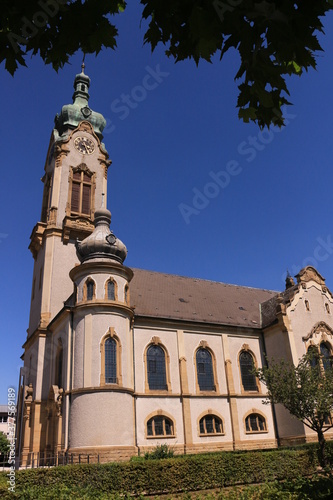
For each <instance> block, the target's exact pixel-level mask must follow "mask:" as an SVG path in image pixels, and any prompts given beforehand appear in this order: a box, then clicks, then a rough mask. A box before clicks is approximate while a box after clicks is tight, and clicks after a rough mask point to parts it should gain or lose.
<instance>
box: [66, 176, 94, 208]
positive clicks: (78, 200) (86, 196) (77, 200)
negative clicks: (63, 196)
mask: <svg viewBox="0 0 333 500" xmlns="http://www.w3.org/2000/svg"><path fill="white" fill-rule="evenodd" d="M91 193H92V174H91V173H90V172H88V171H87V170H76V171H74V172H73V180H72V195H71V213H72V214H74V215H76V214H82V215H90V212H91Z"/></svg>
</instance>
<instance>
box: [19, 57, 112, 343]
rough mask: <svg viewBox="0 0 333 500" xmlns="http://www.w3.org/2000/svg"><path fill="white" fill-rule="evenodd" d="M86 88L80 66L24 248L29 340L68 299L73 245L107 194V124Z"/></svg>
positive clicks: (87, 229)
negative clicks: (29, 268) (28, 261)
mask: <svg viewBox="0 0 333 500" xmlns="http://www.w3.org/2000/svg"><path fill="white" fill-rule="evenodd" d="M89 87H90V78H89V77H88V76H87V75H86V74H85V73H84V64H82V71H81V73H80V74H78V75H76V77H75V80H74V89H75V90H74V94H73V104H68V105H65V106H63V107H62V110H61V113H60V114H59V115H56V117H55V127H54V129H53V131H52V134H51V139H50V143H49V148H48V153H47V157H46V162H45V167H44V169H45V173H44V176H43V178H42V182H43V184H44V193H43V202H42V210H41V218H40V221H39V222H38V223H37V224H36V226H35V227H34V229H33V231H32V234H31V243H30V246H29V248H30V250H31V252H32V255H33V257H34V261H35V262H34V272H33V283H32V293H31V312H30V321H29V329H28V338H29V337H31V336H32V335H33V334H34V333H35V332H37V331H38V330H39V329H43V328H46V327H47V325H48V324H49V322H50V321H51V320H52V318H54V316H55V315H56V314H57V313H58V312H59V311H60V310H61V309H62V307H63V303H64V301H66V300H67V299H68V297H69V296H70V295H71V293H72V291H73V288H72V286H73V284H72V281H71V279H70V278H69V271H70V270H71V269H72V268H73V267H74V265H75V263H77V256H76V250H75V241H76V239H77V238H78V239H79V240H82V239H84V238H85V237H86V236H88V235H89V234H90V233H91V232H92V231H93V229H94V224H93V222H94V214H95V210H96V208H99V207H101V206H102V193H105V195H106V192H107V169H108V167H109V165H110V164H111V161H110V160H109V156H108V153H107V151H106V149H105V146H104V144H103V143H102V142H101V141H102V139H103V135H102V131H103V129H104V127H105V124H106V121H105V119H104V117H103V116H102V115H101V114H100V113H97V112H95V111H93V110H92V109H91V108H90V106H89V93H88V90H89Z"/></svg>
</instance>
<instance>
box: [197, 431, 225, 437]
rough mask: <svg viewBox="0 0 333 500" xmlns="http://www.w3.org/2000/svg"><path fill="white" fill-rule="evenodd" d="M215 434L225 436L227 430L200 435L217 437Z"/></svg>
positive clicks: (200, 435) (201, 435)
mask: <svg viewBox="0 0 333 500" xmlns="http://www.w3.org/2000/svg"><path fill="white" fill-rule="evenodd" d="M215 436H225V432H211V433H209V434H208V433H207V434H199V437H215Z"/></svg>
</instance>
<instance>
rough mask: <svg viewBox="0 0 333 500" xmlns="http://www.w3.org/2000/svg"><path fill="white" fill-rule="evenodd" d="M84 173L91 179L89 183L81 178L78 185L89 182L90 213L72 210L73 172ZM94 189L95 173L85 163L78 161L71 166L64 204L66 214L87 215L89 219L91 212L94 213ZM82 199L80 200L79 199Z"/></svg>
mask: <svg viewBox="0 0 333 500" xmlns="http://www.w3.org/2000/svg"><path fill="white" fill-rule="evenodd" d="M77 172H80V173H82V172H83V173H86V174H87V175H88V176H89V177H90V179H91V181H90V183H84V182H83V180H81V181H80V185H83V184H89V185H90V187H91V189H90V213H89V214H85V213H83V212H82V211H81V212H74V211H72V189H73V187H72V186H73V183H74V173H77ZM95 191H96V173H95V172H92V171H91V170H90V169H89V168H88V166H87V165H86V164H85V163H80V164H79V165H77V166H76V167H73V166H71V167H70V169H69V178H68V199H67V205H66V215H67V216H71V217H87V218H89V219H92V218H93V214H94V213H95ZM81 201H82V200H81ZM81 208H82V203H81Z"/></svg>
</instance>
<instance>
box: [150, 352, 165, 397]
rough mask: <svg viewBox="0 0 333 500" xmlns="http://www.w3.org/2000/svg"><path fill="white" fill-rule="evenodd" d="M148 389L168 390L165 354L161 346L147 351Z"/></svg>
mask: <svg viewBox="0 0 333 500" xmlns="http://www.w3.org/2000/svg"><path fill="white" fill-rule="evenodd" d="M147 377H148V387H149V389H153V390H158V389H159V390H167V388H168V387H167V381H166V366H165V352H164V350H163V349H162V347H160V346H159V345H151V346H150V347H148V349H147Z"/></svg>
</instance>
